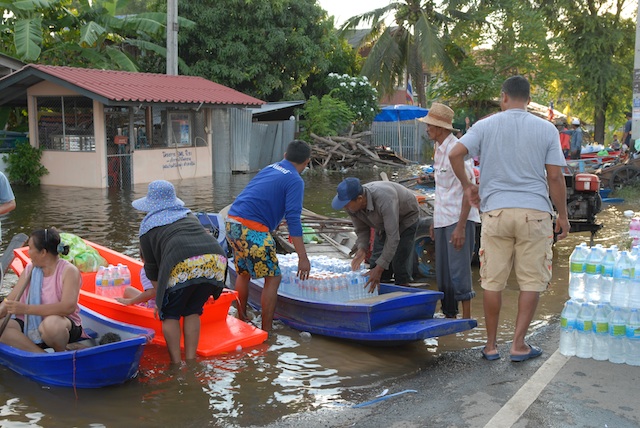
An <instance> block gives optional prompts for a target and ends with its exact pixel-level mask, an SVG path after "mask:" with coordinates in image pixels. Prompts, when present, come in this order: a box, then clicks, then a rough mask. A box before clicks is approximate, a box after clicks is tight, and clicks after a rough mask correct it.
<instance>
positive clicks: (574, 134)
mask: <svg viewBox="0 0 640 428" xmlns="http://www.w3.org/2000/svg"><path fill="white" fill-rule="evenodd" d="M571 126H572V127H573V130H572V131H569V132H567V133H569V135H571V140H569V144H570V146H571V147H570V149H569V150H570V151H569V153H570V156H571V159H580V153H582V140H583V138H582V128H580V119H578V118H574V119H573V120H572V121H571Z"/></svg>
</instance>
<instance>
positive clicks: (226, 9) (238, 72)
mask: <svg viewBox="0 0 640 428" xmlns="http://www.w3.org/2000/svg"><path fill="white" fill-rule="evenodd" d="M179 13H180V15H181V16H183V17H186V18H188V19H191V20H194V21H197V22H198V25H197V26H195V27H193V28H191V29H181V31H180V35H179V55H180V57H181V58H182V59H183V60H184V61H185V62H186V64H188V66H189V68H190V70H191V71H190V73H191V74H194V75H198V76H202V77H205V78H207V79H210V80H213V81H215V82H218V83H221V84H223V85H226V86H230V87H232V88H234V89H237V90H239V91H241V92H244V93H247V94H250V95H253V96H255V97H257V98H260V99H263V100H266V101H277V100H282V99H292V98H303V96H304V95H303V93H302V92H301V91H302V89H303V87H304V86H305V83H306V82H307V79H308V78H309V77H310V76H311V75H314V74H317V73H318V72H321V73H322V74H326V73H328V72H330V71H334V70H330V69H329V66H330V60H329V57H328V55H327V54H328V53H330V52H333V51H335V50H336V48H339V42H338V39H337V37H336V36H335V31H334V28H333V21H332V20H328V19H327V15H326V12H325V11H324V10H322V9H321V8H320V7H319V6H318V5H317V4H316V1H315V0H265V1H260V2H255V1H250V0H215V1H214V0H199V1H189V2H182V3H181V4H180V8H179Z"/></svg>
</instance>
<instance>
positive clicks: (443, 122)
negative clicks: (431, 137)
mask: <svg viewBox="0 0 640 428" xmlns="http://www.w3.org/2000/svg"><path fill="white" fill-rule="evenodd" d="M418 120H419V121H421V122H424V123H426V124H428V125H432V126H438V127H440V128H444V129H448V130H449V131H453V110H451V109H450V108H449V107H447V106H446V105H444V104H440V103H433V104H431V108H430V109H429V113H427V115H426V116H425V117H421V118H420V119H418Z"/></svg>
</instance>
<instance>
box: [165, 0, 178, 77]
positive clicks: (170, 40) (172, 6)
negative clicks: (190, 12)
mask: <svg viewBox="0 0 640 428" xmlns="http://www.w3.org/2000/svg"><path fill="white" fill-rule="evenodd" d="M167 74H168V75H171V76H177V75H178V0H167Z"/></svg>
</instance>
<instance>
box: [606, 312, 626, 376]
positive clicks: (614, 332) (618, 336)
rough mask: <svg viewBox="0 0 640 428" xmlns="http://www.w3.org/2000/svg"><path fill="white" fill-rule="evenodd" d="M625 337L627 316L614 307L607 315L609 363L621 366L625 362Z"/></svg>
mask: <svg viewBox="0 0 640 428" xmlns="http://www.w3.org/2000/svg"><path fill="white" fill-rule="evenodd" d="M626 336H627V316H626V313H625V310H624V309H623V308H620V307H618V306H616V307H614V308H613V310H612V311H611V313H610V314H609V361H610V362H612V363H615V364H622V363H624V362H625V361H626V355H625V341H626Z"/></svg>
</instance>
